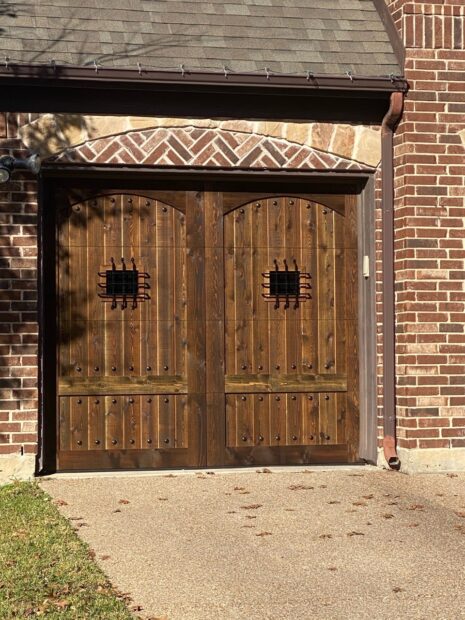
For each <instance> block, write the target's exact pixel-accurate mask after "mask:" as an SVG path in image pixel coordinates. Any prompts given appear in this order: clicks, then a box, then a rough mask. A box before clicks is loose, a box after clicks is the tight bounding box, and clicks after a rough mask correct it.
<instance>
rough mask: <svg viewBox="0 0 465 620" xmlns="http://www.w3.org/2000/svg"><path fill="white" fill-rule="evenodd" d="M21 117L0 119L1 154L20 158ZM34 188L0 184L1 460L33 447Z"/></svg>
mask: <svg viewBox="0 0 465 620" xmlns="http://www.w3.org/2000/svg"><path fill="white" fill-rule="evenodd" d="M28 120H29V118H28V117H26V116H25V115H19V114H6V115H5V114H1V115H0V137H1V138H2V140H1V142H0V146H1V151H0V155H6V154H8V155H13V156H19V157H24V156H26V155H27V154H26V153H25V152H22V151H21V145H20V142H19V141H18V140H17V139H16V136H17V128H18V126H19V125H21V124H24V123H25V122H27V121H28ZM36 262H37V183H36V182H35V181H34V180H30V179H28V178H26V177H23V178H21V177H20V176H19V175H17V173H15V176H14V178H13V181H10V182H9V183H8V184H7V185H5V186H4V189H2V186H1V185H0V455H2V454H23V453H24V454H27V453H34V452H35V451H36V443H37V316H36V311H37V308H36V303H37V302H36V300H37V266H36Z"/></svg>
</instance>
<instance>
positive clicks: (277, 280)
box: [269, 271, 300, 297]
mask: <svg viewBox="0 0 465 620" xmlns="http://www.w3.org/2000/svg"><path fill="white" fill-rule="evenodd" d="M299 293H300V271H270V293H269V294H270V295H271V296H273V297H275V296H279V297H281V296H282V297H298V296H299Z"/></svg>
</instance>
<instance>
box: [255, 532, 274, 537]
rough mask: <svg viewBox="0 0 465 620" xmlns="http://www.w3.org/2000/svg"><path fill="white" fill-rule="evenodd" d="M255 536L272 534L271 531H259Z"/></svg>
mask: <svg viewBox="0 0 465 620" xmlns="http://www.w3.org/2000/svg"><path fill="white" fill-rule="evenodd" d="M255 536H271V532H258V534H255Z"/></svg>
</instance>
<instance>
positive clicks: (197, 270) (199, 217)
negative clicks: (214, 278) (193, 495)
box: [185, 192, 207, 467]
mask: <svg viewBox="0 0 465 620" xmlns="http://www.w3.org/2000/svg"><path fill="white" fill-rule="evenodd" d="M186 232H187V248H186V255H187V264H186V273H187V300H188V305H189V309H188V313H187V391H188V397H187V399H188V400H187V406H188V411H189V421H188V436H189V459H188V461H186V463H185V465H187V466H191V467H202V466H205V465H206V464H207V446H206V405H207V403H206V342H205V320H206V317H205V314H206V298H205V205H204V195H203V194H202V193H201V192H186Z"/></svg>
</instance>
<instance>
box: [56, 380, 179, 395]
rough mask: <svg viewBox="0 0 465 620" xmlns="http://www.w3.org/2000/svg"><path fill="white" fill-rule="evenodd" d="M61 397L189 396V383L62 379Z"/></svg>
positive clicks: (177, 381)
mask: <svg viewBox="0 0 465 620" xmlns="http://www.w3.org/2000/svg"><path fill="white" fill-rule="evenodd" d="M58 393H59V395H60V396H85V395H92V396H94V395H102V396H103V395H107V394H108V395H113V394H114V395H116V394H123V395H124V394H187V381H186V380H185V379H183V378H182V377H177V376H171V377H160V378H158V377H146V378H145V377H134V378H130V377H105V378H101V377H89V378H87V379H80V378H77V379H76V378H73V377H68V378H62V379H60V380H59V384H58Z"/></svg>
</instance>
